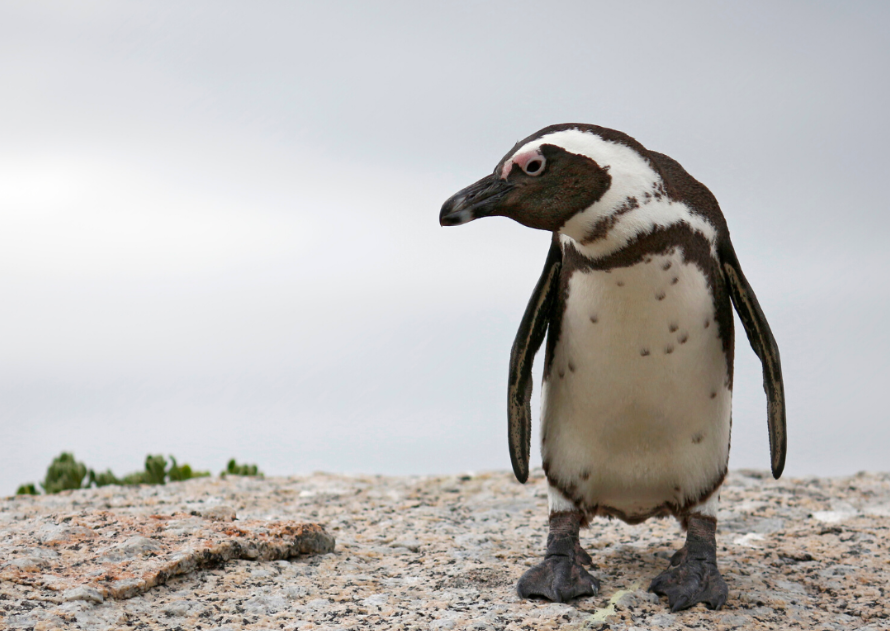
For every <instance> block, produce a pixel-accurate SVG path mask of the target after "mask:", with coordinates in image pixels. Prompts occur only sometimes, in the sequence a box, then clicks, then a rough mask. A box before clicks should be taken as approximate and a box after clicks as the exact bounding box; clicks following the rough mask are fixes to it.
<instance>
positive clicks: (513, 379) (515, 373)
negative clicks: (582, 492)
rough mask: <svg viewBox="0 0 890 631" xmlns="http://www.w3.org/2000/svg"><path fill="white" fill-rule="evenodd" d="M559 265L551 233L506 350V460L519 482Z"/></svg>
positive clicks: (524, 470)
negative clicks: (537, 357)
mask: <svg viewBox="0 0 890 631" xmlns="http://www.w3.org/2000/svg"><path fill="white" fill-rule="evenodd" d="M561 267H562V249H561V248H560V245H559V237H558V236H556V235H555V234H554V235H553V242H552V243H551V244H550V251H549V252H548V253H547V261H546V262H545V263H544V271H543V272H541V278H540V279H538V284H537V285H535V291H534V292H533V293H532V297H531V298H530V299H529V301H528V306H527V307H526V308H525V314H524V315H523V316H522V322H520V324H519V331H517V332H516V339H515V340H514V341H513V350H511V351H510V384H509V389H508V400H507V415H508V417H509V423H510V424H509V429H508V436H509V443H510V461H511V462H512V463H513V473H514V474H516V479H517V480H519V481H520V482H522V483H525V481H526V480H528V459H529V452H530V450H531V439H532V413H531V398H532V363H533V362H534V359H535V353H537V352H538V349H539V348H541V342H543V341H544V335H545V334H546V333H547V324H548V323H549V321H550V310H551V306H552V305H553V300H554V298H555V296H556V291H557V287H558V286H559V272H560V268H561Z"/></svg>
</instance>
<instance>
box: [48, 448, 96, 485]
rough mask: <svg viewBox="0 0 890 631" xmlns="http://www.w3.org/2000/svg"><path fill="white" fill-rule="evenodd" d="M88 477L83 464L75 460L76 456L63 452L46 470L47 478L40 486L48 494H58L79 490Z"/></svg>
mask: <svg viewBox="0 0 890 631" xmlns="http://www.w3.org/2000/svg"><path fill="white" fill-rule="evenodd" d="M86 475H87V468H86V466H84V464H83V463H82V462H77V461H76V460H75V459H74V454H72V453H69V452H67V451H63V452H62V453H61V454H60V455H59V456H57V457H56V458H53V461H52V464H50V465H49V469H47V470H46V478H45V479H44V480H43V483H41V485H40V486H42V487H43V490H44V492H46V493H58V492H59V491H67V490H68V489H79V488H81V486H82V485H83V479H84V478H85V477H86Z"/></svg>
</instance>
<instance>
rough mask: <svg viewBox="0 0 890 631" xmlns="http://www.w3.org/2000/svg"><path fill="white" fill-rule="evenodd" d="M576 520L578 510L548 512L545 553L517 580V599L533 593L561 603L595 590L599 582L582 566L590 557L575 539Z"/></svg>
mask: <svg viewBox="0 0 890 631" xmlns="http://www.w3.org/2000/svg"><path fill="white" fill-rule="evenodd" d="M580 521H581V515H580V513H553V514H552V515H550V534H549V535H548V536H547V555H546V556H545V557H544V561H543V562H541V563H539V564H538V565H536V566H535V567H533V568H532V569H530V570H528V571H527V572H526V573H525V574H523V575H522V578H520V579H519V583H518V584H517V585H516V591H517V592H518V593H519V597H520V598H532V597H535V596H537V597H541V598H546V599H547V600H551V601H553V602H557V603H562V602H566V601H569V600H571V599H573V598H579V597H581V596H593V595H594V594H596V593H597V592H598V591H599V588H600V586H599V581H597V580H596V579H595V578H594V577H593V576H591V575H590V573H589V572H588V571H587V570H586V569H584V566H583V565H582V564H588V565H589V564H590V563H592V562H593V559H591V558H590V555H589V554H587V552H585V551H584V549H583V548H581V544H580V542H579V541H578V530H579V524H580Z"/></svg>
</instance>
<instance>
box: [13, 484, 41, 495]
mask: <svg viewBox="0 0 890 631" xmlns="http://www.w3.org/2000/svg"><path fill="white" fill-rule="evenodd" d="M15 494H16V495H40V491H38V490H37V487H36V486H34V483H33V482H28V483H27V484H22V485H21V486H20V487H19V488H18V489H16V491H15Z"/></svg>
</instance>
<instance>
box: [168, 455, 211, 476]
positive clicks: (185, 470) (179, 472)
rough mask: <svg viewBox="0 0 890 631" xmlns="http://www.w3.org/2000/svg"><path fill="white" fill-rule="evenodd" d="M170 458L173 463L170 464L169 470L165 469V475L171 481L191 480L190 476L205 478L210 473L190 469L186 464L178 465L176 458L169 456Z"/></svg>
mask: <svg viewBox="0 0 890 631" xmlns="http://www.w3.org/2000/svg"><path fill="white" fill-rule="evenodd" d="M170 460H172V461H173V464H171V465H170V470H169V471H167V477H168V478H169V479H170V481H171V482H181V481H182V480H191V479H192V478H206V477H208V476H209V475H210V472H209V471H192V468H191V467H190V466H189V465H188V464H184V465H182V466H181V467H180V466H179V465H178V464H176V458H174V457H173V456H170Z"/></svg>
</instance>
